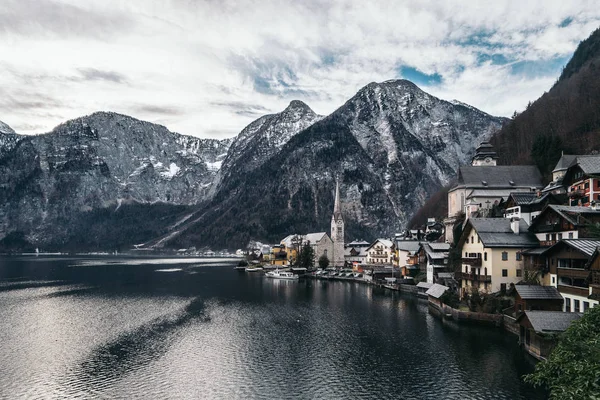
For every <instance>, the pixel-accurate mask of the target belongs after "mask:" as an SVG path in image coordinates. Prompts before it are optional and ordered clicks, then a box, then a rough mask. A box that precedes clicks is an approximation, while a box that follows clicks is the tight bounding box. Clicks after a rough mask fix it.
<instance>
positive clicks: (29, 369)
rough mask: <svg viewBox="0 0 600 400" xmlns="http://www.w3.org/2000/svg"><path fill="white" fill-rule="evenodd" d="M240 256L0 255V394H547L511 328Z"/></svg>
mask: <svg viewBox="0 0 600 400" xmlns="http://www.w3.org/2000/svg"><path fill="white" fill-rule="evenodd" d="M236 261H237V260H234V261H231V260H229V261H227V260H225V261H224V260H219V259H139V258H135V259H134V258H120V257H104V258H93V257H87V258H66V257H63V258H61V257H41V256H40V257H12V258H0V398H8V399H20V398H43V399H53V398H57V399H58V398H86V399H88V398H111V399H112V398H119V399H135V398H140V399H167V398H173V399H200V398H202V399H211V398H218V399H236V398H258V399H288V398H300V399H354V398H357V399H358V398H364V399H375V398H377V399H387V398H389V399H392V398H393V399H543V398H546V396H545V395H544V394H543V393H540V392H539V391H536V390H534V389H532V388H531V387H528V386H526V385H525V384H523V383H522V382H521V379H520V376H521V375H523V374H525V373H528V372H530V371H531V370H532V368H533V365H534V364H533V361H532V360H531V359H530V358H529V357H528V356H526V355H525V354H523V352H522V351H521V350H520V349H519V348H518V346H517V343H516V342H517V339H516V337H514V336H510V335H508V334H505V333H504V332H502V331H500V330H496V329H492V328H490V329H488V328H481V327H473V326H458V325H456V324H454V323H451V322H448V321H442V320H439V319H437V318H435V317H433V316H431V315H430V314H429V313H428V311H427V305H426V303H425V302H424V301H423V300H417V299H415V298H412V297H409V296H404V295H400V294H398V293H391V292H389V291H385V290H383V289H377V288H373V287H371V286H367V285H362V284H358V283H349V282H326V281H315V280H300V281H299V282H289V281H279V280H271V279H268V278H265V277H264V276H262V275H254V274H250V273H249V274H246V273H239V272H236V271H234V270H233V269H232V266H233V264H232V262H233V263H235V262H236Z"/></svg>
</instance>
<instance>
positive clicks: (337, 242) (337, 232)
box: [330, 181, 344, 267]
mask: <svg viewBox="0 0 600 400" xmlns="http://www.w3.org/2000/svg"><path fill="white" fill-rule="evenodd" d="M341 210H342V208H341V206H340V184H339V182H337V181H336V184H335V202H334V206H333V215H332V216H331V240H332V241H333V251H332V255H331V260H330V261H331V265H332V266H334V267H343V266H344V217H343V216H342V211H341Z"/></svg>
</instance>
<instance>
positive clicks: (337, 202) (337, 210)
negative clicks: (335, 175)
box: [333, 179, 341, 214]
mask: <svg viewBox="0 0 600 400" xmlns="http://www.w3.org/2000/svg"><path fill="white" fill-rule="evenodd" d="M340 211H341V210H340V181H339V180H337V179H336V180H335V205H334V206H333V213H334V214H338V213H340Z"/></svg>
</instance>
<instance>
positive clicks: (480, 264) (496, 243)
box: [456, 218, 539, 295]
mask: <svg viewBox="0 0 600 400" xmlns="http://www.w3.org/2000/svg"><path fill="white" fill-rule="evenodd" d="M527 229H528V225H527V224H526V223H525V221H521V220H518V219H513V220H508V219H505V218H470V219H468V220H467V222H466V225H465V228H464V230H463V232H462V235H461V237H460V239H459V241H458V244H457V247H458V248H459V249H460V251H461V254H462V261H461V275H460V276H459V277H456V279H460V280H461V281H462V283H461V286H462V290H461V295H465V294H466V293H468V292H469V291H470V290H472V289H471V288H477V289H478V290H479V291H480V292H486V293H494V292H498V291H501V290H502V291H504V290H506V289H507V287H508V285H510V284H516V283H517V282H519V281H521V280H522V277H523V261H522V254H521V253H522V252H523V251H524V250H527V249H530V248H535V247H538V246H539V243H538V241H537V239H536V237H535V236H534V235H533V234H531V233H530V232H528V230H527Z"/></svg>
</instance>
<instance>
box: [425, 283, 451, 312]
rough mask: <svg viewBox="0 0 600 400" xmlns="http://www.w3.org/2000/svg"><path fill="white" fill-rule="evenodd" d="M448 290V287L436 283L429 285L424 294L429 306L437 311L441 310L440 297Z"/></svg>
mask: <svg viewBox="0 0 600 400" xmlns="http://www.w3.org/2000/svg"><path fill="white" fill-rule="evenodd" d="M448 289H449V287H447V286H444V285H438V284H437V283H434V284H433V285H431V287H430V288H429V289H427V291H426V292H425V294H426V295H427V300H428V302H429V305H430V306H433V308H434V309H437V310H439V311H441V310H443V302H442V296H443V295H444V293H446V290H448Z"/></svg>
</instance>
